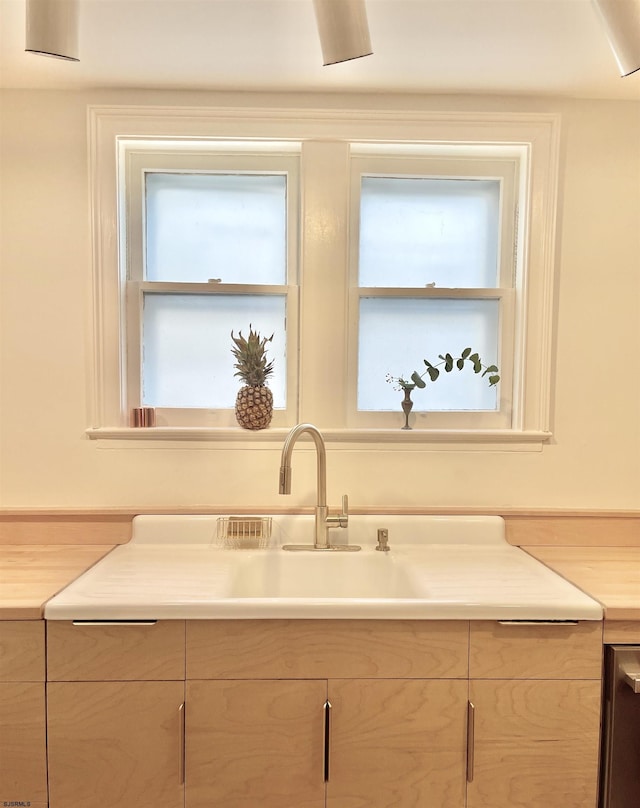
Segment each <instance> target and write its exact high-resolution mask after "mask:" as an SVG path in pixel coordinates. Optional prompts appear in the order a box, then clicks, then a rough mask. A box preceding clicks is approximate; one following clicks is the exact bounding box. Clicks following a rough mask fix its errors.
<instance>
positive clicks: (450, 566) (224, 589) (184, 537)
mask: <svg viewBox="0 0 640 808" xmlns="http://www.w3.org/2000/svg"><path fill="white" fill-rule="evenodd" d="M216 523H217V517H215V516H179V517H178V516H175V517H174V516H154V517H150V516H145V517H136V519H135V520H134V533H133V538H132V540H131V542H130V543H129V544H126V545H121V546H119V547H117V548H116V549H115V550H113V551H112V552H111V553H109V555H107V556H106V557H105V558H104V559H102V560H101V561H100V562H99V563H97V564H96V565H95V566H94V567H92V568H91V569H89V570H88V571H87V572H85V573H84V574H83V575H81V576H80V577H79V578H78V579H76V580H75V581H74V582H73V583H71V584H70V585H69V586H67V587H66V588H65V589H64V590H63V591H62V592H60V593H59V594H58V595H56V596H55V597H53V598H52V599H51V600H50V601H49V602H48V603H47V604H46V606H45V618H46V619H49V620H69V619H75V620H127V619H130V620H134V619H135V620H142V619H145V620H147V619H153V620H155V619H185V618H188V619H216V618H219V619H249V618H250V619H256V618H264V619H267V618H269V619H272V618H282V619H291V618H316V619H336V618H339V619H342V618H343V619H427V620H428V619H438V620H441V619H464V620H476V619H478V620H601V619H602V607H601V606H600V604H599V603H597V601H595V600H593V599H592V598H590V597H588V596H587V595H585V594H584V593H583V592H581V591H580V590H579V589H577V588H576V587H574V586H572V585H571V584H570V583H568V582H567V581H565V580H564V579H563V578H561V577H560V576H559V575H557V574H556V573H554V572H552V571H551V570H550V569H548V568H547V567H545V566H544V565H543V564H541V563H540V562H538V561H536V560H535V559H534V558H532V557H531V556H529V555H528V554H527V553H525V552H524V551H522V550H520V549H519V548H517V547H513V546H511V545H509V544H508V543H507V542H506V540H505V537H504V523H503V520H502V519H501V518H500V517H434V516H389V517H379V516H351V517H350V522H349V527H348V528H347V529H346V530H339V529H336V530H332V531H331V539H332V540H333V541H336V542H338V541H342V542H345V541H346V542H348V543H349V544H360V545H361V546H362V550H361V551H360V552H354V553H331V552H318V551H316V552H309V553H305V552H303V553H288V552H286V551H283V550H282V549H281V545H282V544H285V543H288V542H294V543H309V544H311V543H312V541H313V517H311V516H278V517H277V518H276V517H274V530H273V534H272V537H271V540H270V546H269V549H262V550H256V549H226V548H225V547H223V546H221V543H220V542H219V541H218V540H217V539H216ZM381 527H386V528H388V530H389V545H390V547H391V550H390V552H389V553H380V552H377V551H376V550H375V549H374V548H375V544H376V531H377V528H381ZM283 565H284V569H285V570H286V571H287V572H286V574H288V575H290V576H291V578H292V580H289V581H285V582H284V586H285V589H286V591H287V593H288V594H287V596H284V597H283V596H279V595H278V596H272V597H265V596H264V591H267V590H268V591H271V588H272V587H275V589H274V591H278V592H280V589H279V588H278V587H280V586H281V585H282V583H283V582H282V576H283ZM255 570H258V573H256V572H255ZM274 570H275V571H277V572H274ZM403 571H404V573H406V575H408V577H407V578H406V580H407V581H409V579H410V581H409V583H410V586H409V588H408V589H407V590H406V592H405V591H403V590H402V585H403V584H402V581H403V580H405V578H403V577H402V575H401V576H400V577H398V574H399V572H403ZM404 573H403V574H404ZM242 576H244V578H242ZM274 576H275V577H274ZM278 576H279V577H278ZM241 579H242V580H244V581H245V583H244V584H243V585H242V587H243V588H242V587H241V589H239V588H238V586H239V585H238V583H237V582H238V581H240V580H241ZM387 580H388V581H389V591H385V590H386V589H387ZM393 581H395V582H396V583H393ZM398 581H400V583H398ZM247 582H248V583H247ZM252 582H253V583H252ZM254 583H255V586H256V593H257V595H258V596H256V597H253V596H247V592H249V593H251V592H252V590H251V586H253V585H254ZM247 587H248V589H247ZM325 589H326V591H325ZM378 589H379V591H378ZM351 590H353V591H354V592H356V593H358V592H359V594H357V596H350V592H351ZM239 591H242V594H243V596H242V597H239V596H238V592H239ZM363 592H364V593H365V596H363V595H362V593H363Z"/></svg>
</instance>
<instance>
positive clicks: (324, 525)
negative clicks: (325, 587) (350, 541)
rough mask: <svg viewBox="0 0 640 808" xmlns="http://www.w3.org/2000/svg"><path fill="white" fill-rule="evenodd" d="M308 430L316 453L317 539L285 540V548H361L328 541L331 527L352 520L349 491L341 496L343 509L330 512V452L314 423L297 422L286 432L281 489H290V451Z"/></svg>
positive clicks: (281, 468) (281, 462) (282, 490)
mask: <svg viewBox="0 0 640 808" xmlns="http://www.w3.org/2000/svg"><path fill="white" fill-rule="evenodd" d="M304 433H307V434H308V435H311V437H312V438H313V442H314V443H315V447H316V456H317V484H316V485H317V496H316V509H315V539H314V544H313V545H308V544H285V545H284V547H283V549H284V550H359V549H360V548H359V547H357V546H356V545H332V544H330V543H329V529H330V528H332V527H347V525H348V524H349V501H348V499H347V495H346V494H345V495H344V496H343V497H342V513H341V514H339V515H338V516H329V508H328V507H327V452H326V449H325V445H324V438H323V437H322V434H321V432H320V430H319V429H318V428H317V427H315V426H314V425H313V424H298V425H297V426H294V427H293V429H292V430H291V432H289V434H288V435H287V439H286V440H285V442H284V446H283V447H282V459H281V460H280V493H281V494H290V493H291V455H292V453H293V447H294V446H295V444H296V441H297V440H298V438H299V437H300V435H303V434H304Z"/></svg>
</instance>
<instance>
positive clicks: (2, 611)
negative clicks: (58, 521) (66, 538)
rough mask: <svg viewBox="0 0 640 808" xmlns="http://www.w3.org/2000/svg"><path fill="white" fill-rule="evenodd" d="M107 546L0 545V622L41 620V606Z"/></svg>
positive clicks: (100, 554) (105, 551) (106, 551)
mask: <svg viewBox="0 0 640 808" xmlns="http://www.w3.org/2000/svg"><path fill="white" fill-rule="evenodd" d="M111 549H112V547H111V546H106V545H93V546H92V545H74V546H67V545H63V546H59V545H29V546H27V545H25V546H6V545H5V546H3V545H0V620H33V619H36V620H37V619H38V618H40V617H42V615H43V612H44V604H45V603H46V602H47V601H48V600H49V598H52V597H53V596H54V595H55V594H56V593H57V592H59V591H60V590H61V589H63V588H64V587H65V586H67V585H68V584H70V583H71V581H73V580H75V579H76V578H77V577H78V576H79V575H81V574H82V573H83V572H84V571H85V570H87V569H88V568H89V567H91V566H93V564H95V563H96V561H99V560H100V559H101V558H103V557H104V556H105V555H106V554H107V553H108V552H109V550H111Z"/></svg>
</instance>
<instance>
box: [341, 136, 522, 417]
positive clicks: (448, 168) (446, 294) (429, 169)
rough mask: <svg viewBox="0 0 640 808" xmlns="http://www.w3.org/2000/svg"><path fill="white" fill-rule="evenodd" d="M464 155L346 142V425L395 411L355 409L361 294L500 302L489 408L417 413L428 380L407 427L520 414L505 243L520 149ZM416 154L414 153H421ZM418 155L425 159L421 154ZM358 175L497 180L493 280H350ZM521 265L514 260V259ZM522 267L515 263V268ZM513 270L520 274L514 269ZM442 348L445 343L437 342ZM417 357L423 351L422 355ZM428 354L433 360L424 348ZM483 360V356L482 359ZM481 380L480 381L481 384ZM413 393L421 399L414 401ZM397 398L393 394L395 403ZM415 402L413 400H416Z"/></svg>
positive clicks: (355, 256) (512, 283)
mask: <svg viewBox="0 0 640 808" xmlns="http://www.w3.org/2000/svg"><path fill="white" fill-rule="evenodd" d="M464 148H465V151H466V152H467V153H466V154H464V155H461V154H460V152H456V154H455V155H447V154H443V152H442V148H441V147H439V146H437V145H436V146H434V147H431V145H430V144H425V145H423V146H421V147H418V146H417V145H416V144H412V147H411V148H410V149H408V150H407V151H406V152H403V150H402V146H401V144H398V145H397V146H396V147H395V149H394V154H393V155H389V154H388V153H387V152H386V151H385V150H384V148H382V149H381V148H380V147H378V153H376V152H375V151H374V150H373V149H372V147H371V144H358V143H355V144H352V145H351V193H352V197H351V234H352V237H351V241H350V245H349V247H350V261H349V265H350V289H349V329H348V339H349V374H350V378H351V382H350V384H349V389H348V424H349V425H350V426H352V427H353V428H363V427H364V428H366V427H373V426H378V427H380V425H381V424H385V425H388V426H389V428H391V426H392V424H393V423H394V422H397V413H392V412H384V413H380V412H369V411H361V410H358V409H357V403H356V402H357V395H358V390H357V378H358V351H359V340H358V319H359V309H360V300H361V299H362V298H365V297H369V298H370V297H382V298H387V299H388V298H391V297H399V298H403V297H407V298H412V299H416V298H422V299H438V298H440V299H443V298H444V299H448V300H464V299H470V300H479V299H491V300H497V301H498V304H499V307H500V325H499V330H500V334H499V346H498V349H499V357H498V356H496V357H491V358H490V361H491V362H496V361H498V362H499V364H500V376H501V382H500V386H499V388H498V389H499V392H500V401H499V406H498V409H497V410H496V411H477V412H464V413H460V412H454V413H447V412H436V411H433V412H429V411H427V412H425V411H420V409H419V406H420V405H421V404H423V403H424V398H425V397H426V398H428V392H429V383H427V390H426V391H425V393H424V394H421V393H420V391H416V395H415V396H414V409H413V412H412V415H411V419H412V421H413V429H433V430H438V431H439V432H440V431H442V430H445V431H450V430H452V429H456V430H469V429H474V430H483V429H484V430H487V431H491V430H494V431H496V430H499V429H506V430H508V429H510V428H511V426H512V425H513V424H514V423H516V422H519V420H520V418H519V416H520V413H517V412H515V411H514V410H513V396H512V390H513V373H512V368H513V366H514V352H515V354H516V355H517V354H519V353H520V352H521V346H519V345H517V344H516V339H515V331H514V317H515V309H514V299H515V291H516V288H517V286H518V285H520V283H522V281H523V279H522V278H520V277H518V274H519V273H518V272H517V271H516V267H515V263H516V260H517V256H516V255H514V249H513V245H514V243H515V240H516V232H515V231H516V216H517V210H518V206H517V193H516V191H517V188H516V185H517V179H518V176H519V172H520V171H521V170H526V162H525V161H526V154H525V153H524V152H523V150H522V149H513V148H510V149H507V150H506V153H505V154H502V153H500V152H498V150H497V149H496V153H495V154H493V153H489V152H488V151H487V149H486V148H483V149H482V150H480V151H477V150H476V149H474V147H473V146H465V147H464ZM421 158H422V159H421ZM424 158H427V159H426V160H425V159H424ZM363 176H366V177H370V176H394V177H402V176H430V177H454V178H461V177H467V178H471V179H478V178H484V179H497V180H499V181H500V186H501V199H500V204H501V210H500V220H501V221H500V244H499V265H498V278H497V285H496V286H495V287H492V288H486V289H484V288H483V289H471V288H464V289H444V288H442V287H441V288H419V289H418V288H416V289H412V288H406V287H388V288H383V287H372V288H367V287H360V286H359V285H358V274H359V273H358V261H359V241H360V238H359V214H360V182H361V177H363ZM520 264H522V262H520ZM520 269H522V267H520ZM520 274H521V273H520ZM442 350H446V348H442ZM423 358H424V357H423ZM427 358H430V359H435V355H434V354H432V355H431V356H430V357H427ZM485 359H486V360H487V362H489V357H485ZM416 369H417V370H424V367H423V366H419V367H418V366H416V367H415V368H414V367H412V368H404V367H403V368H401V369H398V373H399V372H400V371H402V372H403V373H407V374H409V373H410V372H411V371H413V370H416ZM483 383H484V382H483ZM420 398H422V399H423V400H422V401H420ZM399 400H400V398H398V401H399ZM416 405H417V406H416Z"/></svg>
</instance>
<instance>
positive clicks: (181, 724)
mask: <svg viewBox="0 0 640 808" xmlns="http://www.w3.org/2000/svg"><path fill="white" fill-rule="evenodd" d="M184 712H185V711H184V702H182V704H181V705H180V706H179V707H178V734H179V743H178V782H179V783H180V785H181V786H183V785H184V768H185V760H184V759H185V752H186V743H185V715H184Z"/></svg>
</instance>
